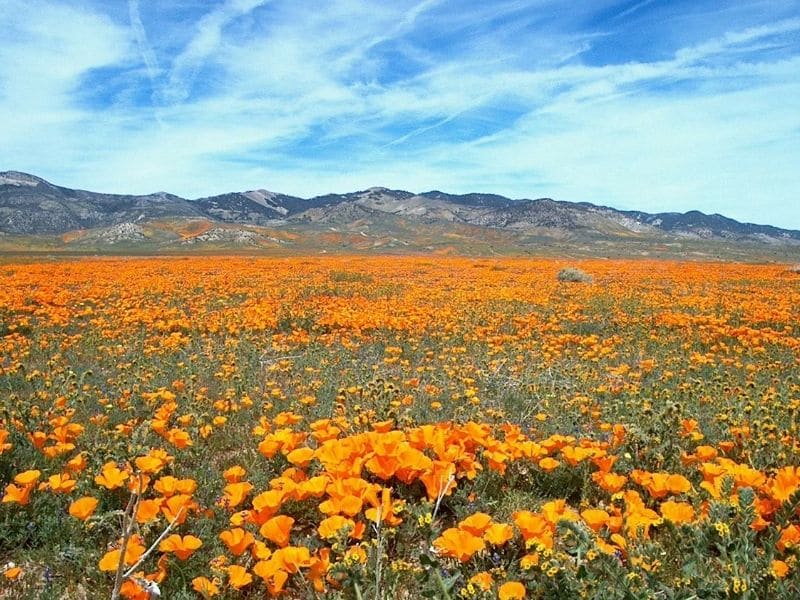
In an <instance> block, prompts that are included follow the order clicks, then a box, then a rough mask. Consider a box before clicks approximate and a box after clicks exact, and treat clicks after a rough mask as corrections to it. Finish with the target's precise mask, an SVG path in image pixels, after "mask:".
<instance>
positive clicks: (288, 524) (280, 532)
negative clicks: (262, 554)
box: [259, 515, 294, 547]
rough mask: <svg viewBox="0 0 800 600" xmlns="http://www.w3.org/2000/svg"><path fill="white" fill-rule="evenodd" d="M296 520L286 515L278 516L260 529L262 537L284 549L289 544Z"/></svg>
mask: <svg viewBox="0 0 800 600" xmlns="http://www.w3.org/2000/svg"><path fill="white" fill-rule="evenodd" d="M292 525H294V519H293V518H292V517H287V516H286V515H278V516H277V517H272V518H271V519H269V520H268V521H266V522H265V523H264V524H263V525H262V526H261V529H259V532H260V533H261V535H263V536H264V537H265V538H267V539H268V540H269V541H271V542H273V543H274V544H276V545H278V546H280V547H284V546H287V545H288V544H289V538H290V536H291V532H292Z"/></svg>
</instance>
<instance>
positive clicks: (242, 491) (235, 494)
mask: <svg viewBox="0 0 800 600" xmlns="http://www.w3.org/2000/svg"><path fill="white" fill-rule="evenodd" d="M252 489H253V484H252V483H250V482H248V481H239V482H236V483H229V484H228V485H226V486H225V488H224V490H223V493H224V495H223V497H222V499H221V500H220V501H219V504H220V506H224V507H225V508H236V507H237V506H239V505H240V504H241V503H242V502H243V501H244V499H245V498H246V497H247V494H249V493H250V492H251V491H252Z"/></svg>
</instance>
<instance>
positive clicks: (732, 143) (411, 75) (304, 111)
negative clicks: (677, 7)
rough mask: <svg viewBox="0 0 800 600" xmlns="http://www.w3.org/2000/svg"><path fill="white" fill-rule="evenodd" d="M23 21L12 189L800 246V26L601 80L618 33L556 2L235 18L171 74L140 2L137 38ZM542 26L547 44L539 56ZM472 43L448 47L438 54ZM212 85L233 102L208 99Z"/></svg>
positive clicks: (273, 11)
mask: <svg viewBox="0 0 800 600" xmlns="http://www.w3.org/2000/svg"><path fill="white" fill-rule="evenodd" d="M12 4H13V7H12V8H13V10H12V11H9V12H8V15H6V18H5V19H2V21H5V25H3V24H2V21H0V34H3V35H4V39H6V40H8V41H6V42H4V43H3V44H2V45H0V59H2V61H1V62H0V128H2V131H3V135H4V138H5V139H6V140H8V142H7V143H5V144H4V145H2V146H0V163H2V164H1V165H0V168H6V167H7V168H24V169H28V170H31V171H33V172H36V173H39V174H43V175H47V176H49V177H51V178H53V179H55V180H56V181H55V182H56V183H59V184H63V185H73V186H79V187H85V188H87V187H88V188H96V189H100V190H106V191H120V192H149V191H153V190H156V189H166V190H168V191H172V192H175V193H179V194H182V195H185V196H199V195H205V194H211V193H219V192H223V191H230V190H235V189H242V188H256V187H268V188H271V189H274V190H276V191H284V192H288V193H294V194H298V195H311V194H315V193H324V192H328V191H331V190H338V191H345V190H348V189H355V188H362V189H363V188H366V187H369V186H371V185H388V186H390V187H403V188H407V189H411V190H414V191H420V190H424V189H433V188H439V189H444V190H446V191H453V192H467V191H474V190H480V191H493V192H498V193H505V194H507V195H512V196H516V197H525V196H538V195H550V196H554V197H559V198H563V199H569V200H587V201H594V202H602V203H607V204H611V205H617V206H622V207H629V208H640V209H645V210H669V209H681V210H686V209H690V208H701V209H705V210H707V211H719V212H723V213H725V214H729V215H731V216H734V217H738V218H745V219H748V220H755V221H758V220H761V221H764V220H770V219H771V220H773V221H776V224H783V225H787V226H794V227H800V207H798V206H794V205H791V204H790V203H791V202H792V201H793V200H794V199H795V198H796V190H797V189H798V187H800V185H799V184H800V181H798V177H799V176H798V175H797V173H796V168H794V167H793V165H796V164H800V138H799V136H800V113H798V111H797V110H796V109H795V107H794V105H793V103H792V98H794V97H798V93H799V92H800V58H798V57H797V56H796V54H795V56H794V57H791V56H789V55H788V54H787V53H786V52H784V53H782V54H778V55H776V56H775V57H773V56H772V55H768V54H760V53H759V49H763V48H772V49H774V48H778V47H779V45H780V44H783V45H785V44H787V43H789V42H787V41H786V38H787V36H789V37H790V36H792V35H793V34H796V33H797V31H799V30H800V19H784V20H781V21H776V22H774V23H771V24H769V25H757V26H743V27H739V28H736V29H731V30H730V31H729V32H728V33H727V34H725V35H722V36H720V37H718V38H714V39H706V40H704V41H703V42H701V43H694V44H692V45H687V46H685V47H683V48H676V49H674V52H673V54H672V56H671V57H669V58H666V59H663V60H660V61H651V62H637V61H635V60H633V59H627V60H625V61H620V62H619V63H618V64H605V65H599V66H597V65H591V64H584V63H582V62H581V60H580V57H581V52H583V51H586V50H590V49H591V48H592V47H593V44H595V43H596V41H597V40H601V39H602V36H603V35H604V32H603V31H601V30H595V29H587V28H585V27H578V25H580V23H581V19H585V18H586V15H585V14H582V13H580V12H579V13H578V14H577V15H571V16H563V17H559V18H555V17H554V16H553V15H555V14H557V13H555V12H553V9H554V7H556V6H557V5H556V4H554V3H553V2H542V3H540V4H539V5H534V4H531V3H530V2H501V3H491V5H488V4H486V3H479V4H474V5H467V4H464V5H463V6H461V7H459V9H458V10H453V9H452V7H451V6H449V5H448V4H447V3H440V2H437V1H434V0H424V1H419V0H417V1H416V2H411V1H408V2H397V3H377V2H376V3H370V2H364V1H360V0H337V1H335V2H330V3H326V5H325V8H324V9H319V10H316V11H310V10H309V9H308V7H307V5H305V4H302V3H288V2H282V1H280V0H273V1H272V2H264V1H257V0H236V1H233V0H229V1H227V2H224V3H221V4H218V5H216V8H213V9H212V10H210V11H209V12H207V13H206V14H205V15H204V16H202V17H200V18H198V20H197V21H196V22H195V24H194V25H191V28H192V33H191V35H190V36H189V37H188V39H187V41H186V43H185V45H184V46H183V47H182V48H181V49H179V50H178V51H177V52H176V53H175V54H174V56H173V58H172V59H171V60H170V59H169V58H168V57H165V56H163V55H162V56H159V57H157V56H156V53H155V52H154V51H153V48H152V46H151V41H152V36H151V39H149V38H148V35H147V33H146V30H145V25H147V24H148V21H147V18H146V17H147V13H144V14H143V15H140V12H139V11H140V9H141V8H142V7H140V6H139V2H138V0H129V5H128V9H129V10H128V15H127V17H128V18H127V19H126V22H125V23H124V25H125V26H123V25H120V24H115V23H113V22H112V21H111V20H110V19H108V18H107V17H103V16H102V15H99V14H98V13H97V12H91V11H86V10H79V9H78V8H74V7H68V6H67V5H62V4H55V3H52V2H37V3H35V4H31V3H28V2H25V3H23V2H21V1H19V2H17V1H15V2H12ZM612 4H613V3H612V2H607V3H604V4H603V7H604V8H609V7H611V6H612ZM97 6H98V7H100V6H102V5H100V4H98V5H97ZM204 6H205V5H204ZM536 6H541V11H542V12H541V13H538V12H536V11H532V10H531V8H532V7H533V8H535V7H536ZM634 8H636V11H635V12H636V14H637V15H638V14H640V13H642V12H644V11H646V10H648V9H649V8H650V7H649V5H648V3H647V1H646V0H645V2H642V3H640V5H637V6H635V7H634ZM584 9H585V7H584ZM586 10H588V9H586ZM523 11H527V12H526V13H525V15H526V16H524V17H522V16H520V15H521V14H522V12H523ZM504 15H505V16H506V17H507V16H508V15H514V18H504ZM2 16H3V15H0V17H2ZM142 17H145V18H144V19H143V18H142ZM545 17H547V18H545ZM515 19H516V20H515ZM620 20H621V19H620V18H619V15H618V17H617V19H616V21H620ZM495 21H497V22H498V23H500V22H503V23H505V24H501V25H497V26H493V27H494V28H492V27H489V25H487V24H488V23H493V22H495ZM522 21H524V22H525V24H526V26H530V27H532V28H533V32H530V31H527V32H525V35H521V34H520V27H521V25H520V22H522ZM470 24H472V27H473V29H472V30H470V29H469V28H470ZM173 26H177V24H173ZM234 31H235V32H236V35H234V33H233V32H234ZM468 31H472V33H470V34H469V35H466V33H464V32H468ZM243 32H246V35H243ZM454 32H457V33H458V34H459V37H458V40H457V41H456V42H452V45H449V46H442V44H445V42H442V41H441V40H437V39H436V38H433V39H428V37H426V36H435V35H441V36H448V35H454ZM168 33H169V29H168V28H166V29H165V28H164V27H162V28H161V30H160V31H159V32H158V34H155V33H154V34H152V35H162V36H163V35H167V34H168ZM462 33H464V36H466V37H464V36H462V35H461V34H462ZM470 36H472V37H470ZM448 40H449V38H448ZM446 43H447V44H451V42H450V41H448V42H446ZM437 44H439V45H437ZM445 48H446V49H447V50H448V51H447V52H445ZM159 51H160V52H164V49H163V46H160V50H159ZM56 57H58V58H59V59H60V60H58V61H56V60H55V58H56ZM110 65H117V66H119V65H122V68H120V69H119V71H118V72H117V73H116V77H118V78H120V79H121V82H122V84H121V85H122V87H123V88H125V87H126V86H127V90H125V91H126V92H127V93H128V96H126V95H125V94H124V93H123V94H121V96H120V98H121V99H120V100H119V101H117V102H116V103H112V104H111V105H108V104H106V105H104V107H103V108H96V109H94V108H92V107H91V105H87V104H86V103H78V102H77V101H76V96H75V93H76V92H85V90H81V89H80V82H81V81H82V80H83V78H84V77H85V76H86V74H87V73H90V72H92V70H93V69H97V68H100V67H108V66H110ZM209 66H211V67H213V69H212V70H211V72H213V76H214V77H215V79H214V81H211V82H210V81H203V82H198V81H196V80H195V78H196V77H197V75H198V73H201V72H203V73H206V72H208V67H209ZM204 69H205V70H204ZM144 77H149V81H151V83H152V84H153V85H157V83H162V84H164V85H165V87H164V88H163V89H162V90H161V95H160V98H161V99H162V100H164V102H162V103H157V104H158V107H157V116H158V119H156V118H154V113H155V111H154V108H153V107H152V106H150V105H149V103H147V104H143V103H142V102H141V100H140V99H139V100H136V99H135V98H136V94H135V92H137V91H139V90H138V87H137V86H140V85H141V84H142V81H143V78H144ZM126 78H127V79H126ZM197 83H202V84H203V87H204V89H205V90H206V91H205V93H203V94H202V95H197V94H195V93H194V88H195V85H196V84H197ZM495 113H497V114H498V115H499V116H495ZM471 127H472V128H474V132H473V133H469V131H470V128H471ZM455 132H462V133H460V134H459V135H455ZM463 132H467V133H463ZM754 199H757V200H758V201H761V202H763V204H762V206H758V205H757V204H756V203H755V202H754ZM770 206H772V207H773V208H772V209H770V208H769V207H770ZM764 207H766V208H764ZM770 210H772V211H773V212H770ZM771 215H774V216H771ZM778 219H782V220H783V222H777V221H778Z"/></svg>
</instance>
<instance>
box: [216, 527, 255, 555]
mask: <svg viewBox="0 0 800 600" xmlns="http://www.w3.org/2000/svg"><path fill="white" fill-rule="evenodd" d="M219 539H221V540H222V542H223V543H224V544H225V545H226V546H227V547H228V550H230V551H231V554H233V555H234V556H240V555H242V554H244V552H245V551H246V550H247V548H248V547H250V544H252V543H253V542H254V541H255V537H253V534H252V533H250V532H249V531H246V530H244V529H242V528H241V527H234V528H233V529H226V530H225V531H222V532H221V533H220V534H219Z"/></svg>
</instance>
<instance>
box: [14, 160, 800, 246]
mask: <svg viewBox="0 0 800 600" xmlns="http://www.w3.org/2000/svg"><path fill="white" fill-rule="evenodd" d="M703 243H706V244H711V245H710V246H707V247H709V248H722V247H724V248H727V249H731V248H739V247H741V248H745V249H750V250H753V249H755V250H756V253H758V252H757V251H758V249H759V248H762V249H764V248H772V249H775V248H782V249H786V250H788V251H794V250H795V249H800V231H794V230H788V229H781V228H778V227H773V226H771V225H755V224H752V223H740V222H738V221H736V220H734V219H730V218H728V217H724V216H722V215H718V214H713V215H707V214H704V213H702V212H699V211H690V212H687V213H657V214H649V213H645V212H640V211H622V210H617V209H614V208H609V207H606V206H597V205H594V204H590V203H586V202H579V203H575V202H565V201H557V200H552V199H550V198H538V199H522V200H513V199H510V198H506V197H504V196H499V195H495V194H463V195H456V194H447V193H444V192H440V191H430V192H425V193H420V194H416V193H412V192H407V191H403V190H390V189H387V188H381V187H375V188H370V189H367V190H363V191H359V192H351V193H347V194H328V195H325V196H317V197H314V198H308V199H306V198H298V197H295V196H288V195H285V194H279V193H275V192H270V191H267V190H252V191H246V192H231V193H228V194H222V195H219V196H210V197H205V198H197V199H186V198H181V197H179V196H175V195H173V194H169V193H166V192H157V193H154V194H148V195H145V196H131V195H117V194H103V193H96V192H88V191H84V190H74V189H70V188H64V187H60V186H57V185H54V184H52V183H49V182H47V181H45V180H44V179H41V178H39V177H36V176H34V175H29V174H27V173H20V172H17V171H6V172H0V249H6V250H8V249H13V248H15V247H19V248H21V249H26V248H28V249H36V248H40V249H44V250H47V249H59V248H67V249H75V250H80V249H81V248H85V249H92V248H93V249H103V248H113V247H119V248H122V247H126V248H134V249H139V250H141V251H148V250H153V251H160V250H178V249H181V248H188V247H192V246H194V247H207V248H211V249H213V248H237V247H244V248H280V247H285V248H290V247H296V248H297V249H305V250H309V251H328V250H346V249H350V250H356V251H361V250H383V251H386V250H391V249H393V248H397V249H404V248H405V249H408V250H413V251H430V250H442V251H448V250H455V251H463V250H465V249H466V250H469V249H470V248H469V247H471V248H472V249H473V250H475V251H476V252H480V251H481V250H482V251H485V252H502V253H509V252H510V253H514V252H515V251H516V252H520V251H523V252H524V251H531V250H532V249H534V248H539V249H547V248H549V247H551V246H558V245H564V246H565V247H566V246H570V247H572V248H573V249H576V250H580V249H581V248H584V247H585V246H586V244H589V247H590V248H591V247H594V248H595V249H598V248H600V249H602V248H603V247H606V248H612V249H613V248H618V247H619V248H622V247H623V246H629V247H631V248H632V249H636V250H637V251H640V252H641V253H649V252H650V251H655V252H658V251H659V248H660V249H661V251H667V250H669V249H670V248H674V247H675V245H676V244H678V245H679V246H680V247H682V248H684V249H691V248H702V247H703V246H702V244H703ZM715 244H716V246H715ZM720 244H721V245H720ZM620 251H622V250H620Z"/></svg>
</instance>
